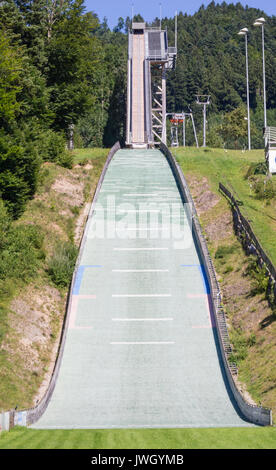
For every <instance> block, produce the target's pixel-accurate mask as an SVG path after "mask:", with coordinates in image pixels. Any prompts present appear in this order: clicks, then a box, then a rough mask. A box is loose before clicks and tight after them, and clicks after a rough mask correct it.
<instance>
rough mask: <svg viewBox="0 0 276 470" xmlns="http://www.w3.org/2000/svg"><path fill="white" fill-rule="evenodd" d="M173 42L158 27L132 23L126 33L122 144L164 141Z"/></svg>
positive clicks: (141, 145)
mask: <svg viewBox="0 0 276 470" xmlns="http://www.w3.org/2000/svg"><path fill="white" fill-rule="evenodd" d="M175 60H176V45H175V47H168V35H167V31H166V30H162V29H161V28H152V27H151V28H148V27H147V26H146V24H145V23H132V28H131V30H130V31H129V35H128V93H127V132H126V145H127V146H128V147H132V148H147V147H153V146H154V145H157V144H159V143H160V142H164V143H166V72H167V70H171V69H173V68H174V67H175Z"/></svg>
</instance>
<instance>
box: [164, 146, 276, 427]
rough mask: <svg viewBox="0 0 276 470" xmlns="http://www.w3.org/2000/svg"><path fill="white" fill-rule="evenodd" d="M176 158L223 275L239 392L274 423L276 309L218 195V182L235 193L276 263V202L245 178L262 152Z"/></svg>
mask: <svg viewBox="0 0 276 470" xmlns="http://www.w3.org/2000/svg"><path fill="white" fill-rule="evenodd" d="M173 153H174V155H175V156H176V158H177V160H178V161H179V162H180V165H181V167H182V170H183V172H184V174H185V176H186V178H187V181H188V184H189V187H190V190H191V194H192V196H193V198H194V201H195V205H196V208H197V212H198V215H199V218H200V222H201V225H202V227H203V229H204V233H205V236H206V238H207V242H208V247H209V250H210V253H211V256H212V259H213V262H214V265H215V269H216V271H217V274H218V279H219V282H220V286H221V290H222V294H223V304H224V308H225V311H226V313H227V317H228V326H229V329H230V337H231V341H232V344H233V351H234V353H233V360H234V361H235V362H237V364H238V368H239V375H238V379H239V382H240V387H241V389H243V392H244V394H245V396H246V397H247V399H249V400H253V401H252V402H253V403H257V404H262V405H263V406H265V407H268V408H271V409H272V410H273V417H274V420H275V414H276V377H275V370H276V357H275V348H276V322H275V320H276V315H275V308H274V310H273V309H272V308H271V307H270V306H269V303H268V301H267V299H266V295H265V288H263V287H262V286H261V284H259V283H260V279H258V277H257V275H256V266H255V265H254V264H252V260H251V259H250V258H249V257H248V256H247V255H246V254H245V253H244V251H243V249H242V246H241V243H240V242H239V241H238V239H237V237H236V235H235V233H234V230H233V216H232V212H231V207H230V205H229V204H228V202H227V200H226V199H225V198H224V197H223V195H222V194H221V193H220V192H219V191H218V184H219V182H222V183H223V184H225V186H226V187H228V188H229V189H230V190H232V188H233V187H234V188H235V195H236V197H237V199H238V200H239V201H241V202H242V203H243V205H241V206H240V209H241V211H242V213H243V214H244V215H245V216H246V217H248V219H249V220H250V223H251V226H252V228H253V230H254V231H255V233H256V235H257V236H258V239H259V241H260V242H261V244H262V246H263V248H264V249H265V250H266V252H267V253H268V254H269V256H270V257H271V260H272V261H273V262H274V263H275V261H276V246H275V239H276V237H275V234H276V220H275V217H274V215H275V208H276V198H275V196H274V198H272V199H270V200H267V199H259V198H258V197H256V195H255V194H254V191H253V189H252V180H251V181H250V180H248V179H247V178H245V176H246V175H247V172H248V169H249V168H250V165H252V164H256V163H257V162H262V158H263V152H262V151H251V152H250V153H248V152H245V153H243V152H239V151H228V152H224V151H223V150H219V149H208V148H206V149H205V150H204V149H195V148H194V149H192V148H190V149H184V148H178V149H173ZM257 176H258V177H259V178H261V177H262V175H257ZM255 178H256V177H255ZM275 195H276V193H275ZM248 393H249V394H248Z"/></svg>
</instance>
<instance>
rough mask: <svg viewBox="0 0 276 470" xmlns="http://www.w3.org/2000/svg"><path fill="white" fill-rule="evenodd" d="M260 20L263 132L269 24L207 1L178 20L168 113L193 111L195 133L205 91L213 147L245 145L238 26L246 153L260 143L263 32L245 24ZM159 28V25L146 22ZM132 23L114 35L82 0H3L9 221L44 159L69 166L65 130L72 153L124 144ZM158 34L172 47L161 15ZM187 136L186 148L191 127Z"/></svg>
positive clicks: (0, 67) (0, 175) (1, 167)
mask: <svg viewBox="0 0 276 470" xmlns="http://www.w3.org/2000/svg"><path fill="white" fill-rule="evenodd" d="M260 16H264V17H265V18H266V20H267V24H266V27H265V34H266V74H267V77H266V78H267V108H268V125H276V111H275V102H276V60H275V52H276V17H267V16H266V15H265V14H264V12H262V11H261V10H257V9H254V8H248V7H246V8H244V7H243V6H242V5H241V4H237V5H232V4H230V5H227V4H226V3H222V4H221V5H217V4H215V3H214V2H212V3H211V4H210V5H209V6H208V7H204V6H202V7H201V8H200V9H199V11H198V12H197V13H195V14H194V15H192V16H189V15H186V14H183V13H180V14H179V16H178V57H177V66H176V69H175V71H172V72H170V73H169V74H168V86H167V90H168V92H167V109H168V112H174V111H182V110H184V111H186V110H188V107H189V106H190V107H191V108H192V109H193V112H194V116H195V121H196V125H197V130H198V132H199V136H200V132H201V127H202V112H201V109H199V107H198V106H197V105H196V104H195V94H196V93H202V94H203V93H204V94H205V93H208V94H210V95H211V105H210V106H209V108H208V134H207V144H208V145H210V146H221V147H222V146H223V145H225V144H226V145H228V146H230V147H231V146H232V147H234V148H235V147H237V148H241V147H242V146H243V145H244V144H245V143H246V135H247V133H246V121H245V120H244V116H245V115H246V111H245V109H244V108H245V104H246V82H245V53H244V40H242V38H240V37H239V36H238V35H237V32H238V31H239V29H240V28H241V27H245V26H247V27H248V28H249V29H250V34H249V38H248V39H249V75H250V77H249V78H250V106H251V113H252V146H253V148H254V147H262V145H263V140H262V139H263V137H262V127H263V97H262V51H261V36H260V34H261V32H260V30H259V28H253V26H252V24H253V22H254V20H255V19H256V18H258V17H260ZM142 19H143V18H142V17H141V16H140V15H137V16H136V17H135V20H136V21H139V20H142ZM158 23H159V19H157V18H156V20H155V21H153V23H152V25H155V24H158ZM129 25H130V18H129V17H127V18H126V19H123V18H119V19H118V24H117V26H116V27H115V28H114V29H113V30H111V29H110V28H109V27H108V23H107V20H106V19H104V20H103V21H102V22H100V21H99V19H98V17H97V14H96V12H87V11H86V9H85V5H84V0H27V1H25V0H3V1H1V2H0V194H1V198H2V200H3V201H4V206H5V211H7V212H8V213H9V214H10V216H12V217H13V218H17V217H18V216H19V215H20V214H21V213H22V211H23V210H24V207H25V204H26V201H27V200H28V198H30V197H31V196H32V195H33V194H34V192H35V190H36V185H37V175H38V170H39V167H40V164H41V162H43V161H45V160H47V161H55V162H57V163H59V164H61V165H64V166H68V167H70V165H72V156H71V154H70V152H67V151H66V150H65V148H66V143H67V142H68V139H69V137H70V132H71V131H70V130H72V129H73V130H74V143H75V146H76V147H96V146H97V147H101V146H104V147H110V146H111V145H113V143H114V142H115V141H117V140H120V141H121V142H122V143H124V132H125V113H126V75H127V31H128V27H129ZM162 27H163V28H167V29H168V34H169V41H170V44H171V45H173V44H174V18H165V19H164V20H163V22H162ZM187 139H188V143H192V134H191V132H190V134H189V129H188V135H187ZM189 139H190V141H189Z"/></svg>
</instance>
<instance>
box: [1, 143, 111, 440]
mask: <svg viewBox="0 0 276 470" xmlns="http://www.w3.org/2000/svg"><path fill="white" fill-rule="evenodd" d="M119 149H120V143H119V142H117V143H116V144H115V145H114V146H113V147H112V148H111V150H110V152H109V154H108V157H107V160H106V162H105V165H104V168H103V170H102V173H101V176H100V178H99V181H98V184H97V187H96V190H95V193H94V197H93V201H92V204H91V207H90V210H89V214H88V216H87V220H86V225H85V229H84V232H83V235H82V239H81V243H80V249H79V255H78V259H77V262H76V265H75V269H74V273H73V276H72V280H71V285H70V288H69V292H68V296H67V303H66V313H65V317H64V321H63V326H62V332H61V338H60V343H59V349H58V354H57V357H56V362H55V366H54V370H53V373H52V376H51V380H50V383H49V386H48V389H47V391H46V393H45V394H44V396H43V398H42V400H41V401H40V402H39V403H38V404H37V405H36V406H35V407H34V408H31V409H28V410H23V411H16V410H10V411H7V412H5V413H2V414H0V426H2V430H7V431H8V430H9V429H10V428H12V427H13V426H16V425H21V426H29V425H31V424H33V423H35V422H36V421H37V420H38V419H39V418H40V417H41V416H42V414H43V413H44V412H45V410H46V408H47V406H48V404H49V401H50V399H51V397H52V394H53V391H54V388H55V385H56V382H57V378H58V374H59V370H60V366H61V361H62V356H63V351H64V347H65V342H66V334H67V329H68V324H69V312H70V309H71V304H72V295H73V286H74V282H75V278H76V276H77V272H78V268H79V263H80V260H81V256H82V253H83V249H84V245H85V241H86V238H87V232H88V225H89V224H88V221H89V219H90V218H91V217H92V215H93V212H94V210H95V205H96V202H97V199H98V194H99V192H100V189H101V186H102V183H103V180H104V176H105V174H106V171H107V169H108V166H109V164H110V162H111V160H112V158H113V156H114V155H115V153H116V152H117V151H118V150H119ZM0 429H1V427H0Z"/></svg>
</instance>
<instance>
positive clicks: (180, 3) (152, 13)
mask: <svg viewBox="0 0 276 470" xmlns="http://www.w3.org/2000/svg"><path fill="white" fill-rule="evenodd" d="M226 1H227V3H237V1H236V0H232V1H229V0H226ZM160 3H161V5H162V16H163V17H165V16H167V17H173V16H174V14H175V11H176V10H177V11H182V12H183V13H188V14H193V13H194V12H195V11H197V10H198V9H199V7H200V6H201V5H202V4H204V5H205V6H207V5H208V4H209V3H210V0H189V1H185V0H166V1H165V0H85V4H86V7H87V10H88V11H94V12H95V13H97V14H98V16H99V18H100V20H102V19H103V18H104V16H106V17H107V19H108V25H109V27H110V28H113V27H114V26H115V25H116V24H117V20H118V18H119V17H120V16H122V17H123V18H125V17H126V16H131V10H132V4H133V6H134V14H135V13H140V14H141V15H142V16H143V17H144V19H145V20H146V21H151V20H153V19H154V18H156V17H159V12H160ZM216 3H221V1H218V2H216ZM240 3H241V4H242V5H243V6H246V5H248V6H249V7H253V8H259V9H261V10H263V11H264V12H265V13H267V14H268V15H276V0H247V1H245V0H240Z"/></svg>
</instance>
